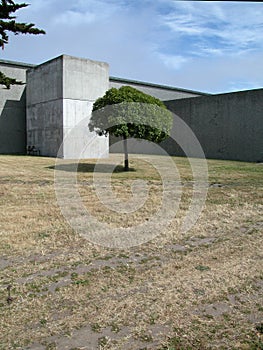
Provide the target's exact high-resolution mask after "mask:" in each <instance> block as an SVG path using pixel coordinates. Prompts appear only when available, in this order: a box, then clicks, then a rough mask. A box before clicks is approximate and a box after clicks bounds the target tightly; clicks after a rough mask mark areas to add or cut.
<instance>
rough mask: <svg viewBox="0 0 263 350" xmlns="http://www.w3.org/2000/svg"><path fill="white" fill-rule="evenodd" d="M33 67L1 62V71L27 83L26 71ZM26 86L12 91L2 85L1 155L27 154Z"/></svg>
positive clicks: (17, 86)
mask: <svg viewBox="0 0 263 350" xmlns="http://www.w3.org/2000/svg"><path fill="white" fill-rule="evenodd" d="M29 67H31V65H26V64H21V63H16V62H10V61H0V71H1V72H3V73H4V74H5V75H7V76H9V77H11V78H16V79H17V80H18V81H22V82H23V83H25V82H26V70H27V69H28V68H29ZM25 86H26V85H13V86H11V88H10V90H8V89H6V88H5V87H4V86H3V85H2V86H1V85H0V153H1V154H25V152H26V94H25Z"/></svg>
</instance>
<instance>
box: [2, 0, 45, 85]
mask: <svg viewBox="0 0 263 350" xmlns="http://www.w3.org/2000/svg"><path fill="white" fill-rule="evenodd" d="M27 6H28V4H25V3H22V4H16V3H15V2H14V1H13V0H1V4H0V47H1V48H2V49H4V48H5V45H6V44H8V40H9V37H8V35H7V32H12V33H14V34H15V35H17V34H34V35H38V34H45V31H44V30H42V29H38V28H36V27H35V24H33V23H18V22H16V16H13V13H15V12H16V11H17V10H19V9H21V8H24V7H27ZM0 84H1V85H5V86H6V88H7V89H10V86H11V85H21V84H22V82H20V81H17V80H16V79H13V78H9V77H7V76H5V75H4V74H3V73H2V72H0Z"/></svg>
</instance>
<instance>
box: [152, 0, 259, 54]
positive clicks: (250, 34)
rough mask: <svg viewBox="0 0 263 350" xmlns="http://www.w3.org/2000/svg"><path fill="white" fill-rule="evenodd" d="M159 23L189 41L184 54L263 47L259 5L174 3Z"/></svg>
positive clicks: (245, 50) (233, 52) (219, 52)
mask: <svg viewBox="0 0 263 350" xmlns="http://www.w3.org/2000/svg"><path fill="white" fill-rule="evenodd" d="M170 3H171V2H170ZM159 20H160V22H161V24H162V25H163V26H166V27H167V28H168V29H169V30H170V31H171V32H173V33H174V34H175V35H177V36H179V37H180V38H181V40H185V41H188V42H189V46H188V48H187V49H185V51H184V53H185V54H186V55H193V54H196V55H198V56H200V55H218V54H221V53H222V52H224V51H225V52H226V53H228V54H236V53H237V52H238V53H245V52H247V51H248V50H251V49H252V48H253V49H254V50H259V49H262V48H263V42H262V39H261V38H262V35H263V6H262V4H246V3H243V4H240V3H231V2H230V3H227V2H222V3H220V2H219V3H212V2H210V3H204V2H183V1H181V2H173V8H172V9H171V10H170V13H168V14H165V15H161V16H159Z"/></svg>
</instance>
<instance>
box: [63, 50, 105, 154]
mask: <svg viewBox="0 0 263 350" xmlns="http://www.w3.org/2000/svg"><path fill="white" fill-rule="evenodd" d="M108 71H109V66H108V64H106V63H103V62H97V61H92V60H87V59H81V58H76V57H71V56H65V55H64V56H63V134H64V137H65V136H67V137H66V139H65V140H64V150H63V153H64V158H67V159H70V158H76V157H78V156H79V154H80V152H81V150H83V154H82V158H97V157H99V156H100V155H101V154H103V153H105V152H106V153H105V155H106V156H107V155H108V148H109V139H108V138H106V137H99V136H97V135H96V133H94V132H92V133H91V132H90V131H89V128H88V123H89V120H90V116H91V112H92V106H93V103H94V102H95V101H96V99H97V98H98V97H101V96H103V95H104V93H105V92H106V91H107V90H108V88H109V73H108Z"/></svg>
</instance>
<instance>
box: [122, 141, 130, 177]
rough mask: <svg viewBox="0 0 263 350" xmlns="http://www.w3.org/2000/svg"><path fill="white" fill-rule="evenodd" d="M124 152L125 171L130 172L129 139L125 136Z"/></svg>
mask: <svg viewBox="0 0 263 350" xmlns="http://www.w3.org/2000/svg"><path fill="white" fill-rule="evenodd" d="M123 150H124V171H129V170H130V169H129V159H128V145H127V137H126V136H123Z"/></svg>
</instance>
